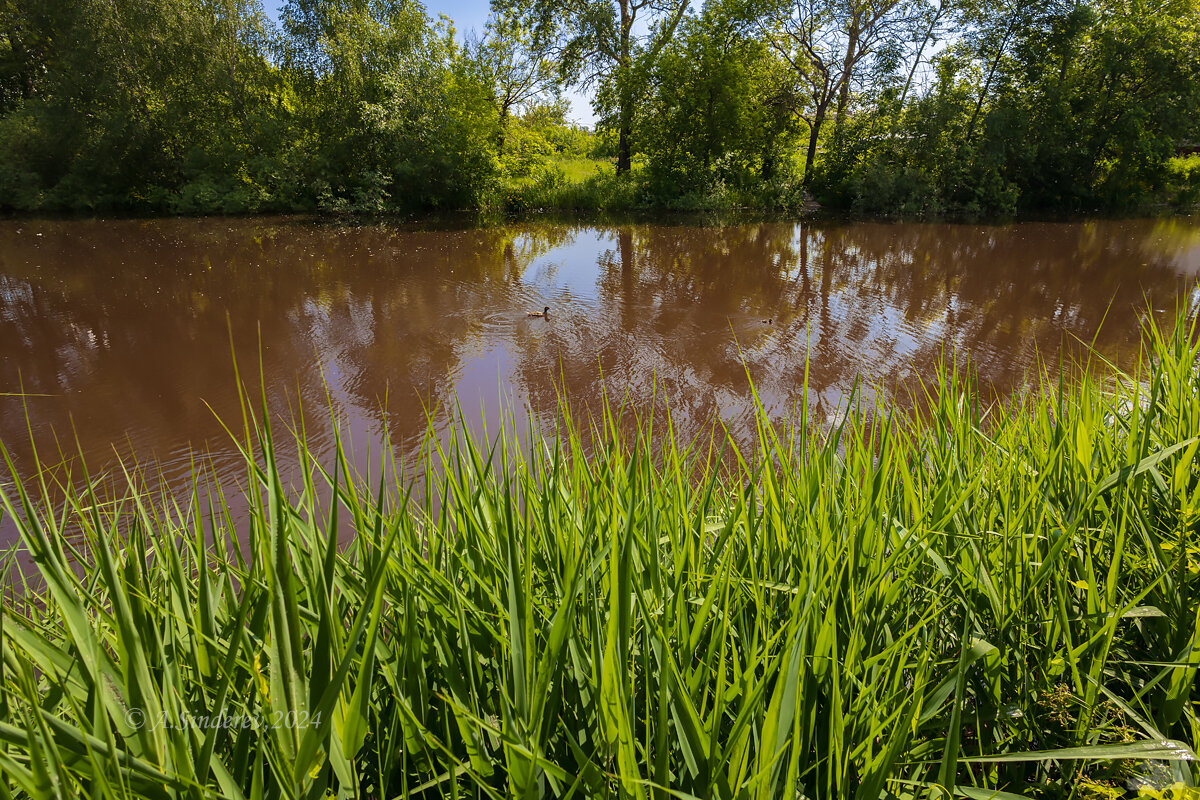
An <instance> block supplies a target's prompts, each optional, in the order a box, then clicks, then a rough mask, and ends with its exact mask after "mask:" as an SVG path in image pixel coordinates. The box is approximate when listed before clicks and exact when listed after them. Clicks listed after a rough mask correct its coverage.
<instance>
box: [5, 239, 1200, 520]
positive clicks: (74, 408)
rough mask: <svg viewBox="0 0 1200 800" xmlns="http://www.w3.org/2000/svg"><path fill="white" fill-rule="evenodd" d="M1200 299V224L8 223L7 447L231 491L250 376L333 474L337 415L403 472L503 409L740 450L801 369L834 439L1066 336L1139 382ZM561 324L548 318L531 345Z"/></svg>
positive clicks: (993, 379) (997, 376)
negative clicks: (623, 419)
mask: <svg viewBox="0 0 1200 800" xmlns="http://www.w3.org/2000/svg"><path fill="white" fill-rule="evenodd" d="M1198 275H1200V218H1184V219H1172V220H1135V221H1093V222H1083V223H1018V224H1012V225H1005V226H971V225H930V224H877V223H829V222H811V223H810V222H804V223H765V224H747V225H736V226H728V227H700V226H686V225H629V226H611V227H610V226H602V225H570V224H549V223H536V222H535V223H528V224H526V223H522V224H513V225H509V226H501V227H489V228H469V227H468V228H463V227H454V226H442V227H438V226H432V227H431V226H429V225H426V226H424V227H417V226H403V225H370V226H352V227H336V226H329V225H314V224H307V223H304V222H302V221H298V220H286V219H283V220H261V219H256V220H159V221H149V222H148V221H129V220H121V221H29V220H20V221H0V441H3V443H4V444H5V445H6V446H7V447H8V448H9V449H10V451H11V452H12V453H13V455H14V456H15V458H16V463H17V467H18V472H20V473H23V474H25V475H28V474H29V470H30V469H31V462H32V457H31V448H32V446H33V445H36V446H37V447H38V449H39V451H40V452H41V454H42V457H43V460H47V461H56V460H58V458H59V455H58V454H59V453H60V451H66V452H70V453H76V452H79V451H80V450H81V451H82V452H83V454H84V455H85V457H86V460H87V462H88V466H89V468H91V469H92V470H94V471H95V470H103V469H105V468H111V467H112V465H114V464H115V463H116V459H117V458H118V457H122V458H128V457H130V456H136V457H137V458H138V459H139V460H140V461H141V462H143V463H148V464H153V466H154V469H155V471H156V472H157V471H159V470H161V472H162V474H163V475H165V476H166V478H167V480H168V481H169V482H171V481H175V482H180V483H182V482H184V481H185V480H186V476H187V475H188V474H189V473H190V470H191V466H190V465H191V463H192V460H193V458H194V456H195V454H196V453H209V454H211V459H212V463H213V464H214V466H215V469H216V471H217V473H218V475H233V474H236V473H237V472H238V471H239V468H240V462H239V461H238V459H237V458H236V457H234V454H233V450H232V448H231V447H230V446H229V440H228V437H227V434H226V433H225V432H224V430H223V429H222V427H221V425H220V424H219V423H218V421H217V418H218V417H221V418H224V419H226V420H230V421H234V422H236V421H237V420H239V419H240V412H239V411H238V399H237V392H236V388H235V382H234V377H233V376H234V370H233V363H234V358H235V357H236V359H237V361H238V363H239V364H240V366H241V368H242V370H243V372H244V373H250V374H254V376H255V381H257V374H256V373H257V367H258V364H259V353H260V352H261V355H262V371H263V376H264V379H265V382H266V391H267V395H268V397H269V402H270V404H271V405H272V407H273V409H274V410H275V411H276V412H278V413H280V414H284V415H289V414H290V410H291V409H294V408H295V407H296V404H297V402H300V403H301V404H303V406H304V407H305V409H306V411H307V412H309V417H310V433H311V435H312V437H313V439H314V442H315V443H316V444H317V447H318V449H321V448H328V447H330V446H331V441H332V437H331V430H330V429H331V426H330V425H329V424H328V423H327V421H326V419H327V415H326V416H322V413H321V409H322V408H323V407H324V406H326V404H327V403H330V402H331V403H332V405H333V407H334V409H335V411H336V413H337V414H338V415H339V416H340V417H341V419H342V420H343V424H344V425H345V426H346V428H347V430H348V431H350V434H351V436H352V437H353V439H354V441H355V442H356V443H362V442H364V441H365V442H366V443H368V444H371V445H373V446H375V445H377V444H378V443H380V442H383V441H385V440H386V441H390V442H392V443H394V444H395V445H396V447H397V449H398V450H399V451H400V452H409V451H411V449H412V448H413V447H414V446H415V445H416V443H417V442H418V441H419V438H420V436H421V435H422V434H423V432H424V430H425V425H426V416H425V409H426V408H428V407H430V406H432V405H436V404H437V403H445V402H446V401H447V400H449V399H451V398H452V397H453V396H454V395H455V394H457V397H458V399H459V401H460V403H461V405H462V408H463V410H464V414H465V415H466V417H467V418H468V419H469V420H473V421H474V424H476V425H478V424H479V423H480V421H481V420H490V422H491V428H492V429H494V428H495V424H496V419H497V417H498V415H500V414H501V413H503V409H504V408H505V407H510V408H513V409H517V412H518V413H517V416H519V417H524V415H525V409H526V408H528V409H529V411H530V412H531V413H532V415H533V417H534V418H535V419H543V420H545V419H549V418H551V417H552V416H553V414H554V410H555V404H556V396H557V395H556V387H559V386H561V387H563V388H565V390H566V393H567V395H568V396H569V397H570V398H571V399H572V401H573V402H578V403H582V404H584V405H591V406H593V407H594V406H595V404H596V403H597V402H598V400H599V398H600V397H601V394H602V391H603V389H604V387H607V388H608V391H609V393H610V394H612V395H615V396H623V397H627V398H628V399H629V400H630V401H631V402H632V403H633V404H634V405H635V406H638V407H642V408H646V407H648V406H649V405H650V404H651V403H652V402H654V399H655V398H657V402H658V403H659V404H660V405H669V406H670V408H671V410H672V413H673V415H674V417H675V419H676V421H677V422H678V423H679V425H680V426H681V427H682V428H684V429H685V430H686V429H689V428H690V429H693V430H694V429H696V428H697V427H699V426H701V425H703V424H705V423H706V422H708V421H711V420H713V419H715V418H723V419H725V420H727V421H728V422H729V423H730V425H731V426H732V428H733V430H734V433H735V435H739V436H747V435H749V431H748V430H747V428H746V422H745V419H744V417H745V411H746V408H747V395H748V392H747V380H746V370H747V368H748V370H749V373H750V374H751V375H752V376H753V377H754V380H755V382H756V384H757V386H758V388H759V390H760V392H761V393H762V394H763V396H764V399H765V401H766V402H767V404H768V405H769V406H770V408H771V409H772V410H773V411H774V412H775V413H779V414H784V413H786V411H787V410H788V409H790V408H794V407H795V403H796V402H797V398H798V393H799V390H800V386H801V383H802V380H803V376H804V370H805V363H806V360H808V362H809V365H810V367H809V370H810V374H809V382H810V386H811V390H812V393H811V405H812V408H813V411H814V412H815V413H818V414H830V413H832V412H833V411H834V410H835V409H836V407H837V405H838V403H839V402H843V401H844V399H845V396H846V393H847V391H848V390H849V389H850V387H851V386H852V385H853V383H854V380H855V377H856V376H858V375H861V376H863V377H864V378H865V379H867V380H868V381H872V382H874V383H876V384H878V383H883V384H885V385H888V386H901V385H904V384H906V383H911V382H913V381H915V380H916V379H919V378H929V377H932V376H933V375H935V374H936V371H937V364H938V362H939V359H940V358H942V357H943V354H946V355H947V356H954V355H957V357H958V358H960V359H962V358H969V359H970V360H971V361H972V362H973V363H974V364H975V365H976V366H977V368H978V370H979V374H980V377H981V378H982V379H983V381H984V382H985V383H986V384H988V385H990V386H993V387H995V388H997V389H998V390H999V391H1001V392H1007V391H1011V390H1012V389H1013V388H1014V387H1016V386H1019V385H1020V384H1021V383H1022V381H1023V379H1024V377H1025V376H1026V374H1027V371H1028V369H1029V367H1030V365H1031V364H1032V363H1033V362H1034V360H1035V358H1036V357H1037V354H1039V353H1040V354H1042V356H1044V357H1047V358H1049V359H1051V360H1053V359H1054V358H1056V357H1057V354H1059V353H1061V352H1062V348H1063V347H1064V343H1069V342H1071V341H1073V337H1080V338H1082V339H1085V340H1091V339H1092V338H1093V337H1095V338H1096V339H1097V341H1098V343H1099V345H1100V347H1101V348H1102V349H1103V350H1104V351H1106V352H1107V353H1109V354H1111V355H1113V356H1115V357H1116V358H1117V359H1118V360H1119V361H1124V362H1128V361H1129V360H1130V359H1132V358H1133V357H1134V355H1135V354H1136V347H1137V342H1138V332H1137V329H1138V325H1139V321H1140V320H1141V319H1142V318H1143V316H1144V315H1145V313H1146V311H1147V308H1151V309H1153V310H1154V312H1153V313H1170V312H1172V311H1173V310H1174V308H1175V305H1176V302H1177V298H1178V297H1180V295H1181V292H1187V293H1190V292H1191V287H1192V285H1193V282H1194V281H1195V279H1196V278H1197V276H1198ZM544 305H549V306H550V307H551V309H552V310H551V313H550V317H549V319H545V320H542V319H528V318H526V312H527V311H529V310H540V309H541V308H542V307H543V306H544ZM767 319H770V320H772V322H771V323H770V324H767V323H766V322H764V320H767ZM1102 321H1103V325H1101V323H1102ZM656 387H657V389H656ZM656 391H657V394H656ZM20 393H24V395H25V396H24V397H19V396H17V395H18V394H20ZM30 432H32V444H31V441H30V438H31V437H30ZM365 449H366V448H363V447H361V446H360V447H359V450H360V451H365ZM376 449H377V447H376ZM6 531H7V533H6ZM5 535H7V536H11V530H10V529H7V528H3V527H0V537H3V536H5Z"/></svg>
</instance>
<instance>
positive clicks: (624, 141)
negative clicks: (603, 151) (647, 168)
mask: <svg viewBox="0 0 1200 800" xmlns="http://www.w3.org/2000/svg"><path fill="white" fill-rule="evenodd" d="M631 128H632V126H631V125H630V124H629V121H628V119H626V118H625V116H624V115H622V117H621V128H620V131H619V132H618V134H617V174H618V175H620V174H621V173H624V172H629V169H630V167H631V166H632V164H633V152H632V149H631V144H630V141H629V140H630V138H631V136H632V135H633V131H632V130H631Z"/></svg>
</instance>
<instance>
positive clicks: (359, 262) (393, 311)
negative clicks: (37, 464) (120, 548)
mask: <svg viewBox="0 0 1200 800" xmlns="http://www.w3.org/2000/svg"><path fill="white" fill-rule="evenodd" d="M572 235H573V232H572V230H571V229H570V228H564V227H561V226H554V227H524V228H520V229H509V228H502V227H501V228H488V229H475V230H455V229H447V230H424V231H421V230H416V231H414V230H410V229H405V228H395V227H385V226H379V227H353V228H336V227H329V226H310V225H299V224H290V223H287V222H272V221H269V220H268V221H228V220H220V221H196V220H167V221H155V222H152V223H142V222H133V221H119V222H112V221H106V222H82V221H71V222H22V223H6V224H4V225H0V341H3V342H4V343H5V344H4V345H3V358H2V359H0V387H3V388H2V389H0V391H16V388H17V387H18V386H19V385H23V386H24V391H26V392H28V393H30V394H47V395H51V397H47V398H41V397H38V398H34V397H31V398H29V399H28V402H27V404H26V405H27V408H28V413H29V417H30V426H31V428H32V429H33V430H34V432H35V434H42V435H46V434H47V433H48V431H49V430H50V429H51V428H53V429H54V430H55V431H56V432H57V433H58V434H59V435H60V436H66V437H67V438H68V441H69V439H70V436H71V421H73V423H74V426H75V429H76V430H77V431H78V435H79V438H80V444H81V445H82V446H83V449H84V451H85V452H90V453H98V454H99V457H100V458H101V459H104V458H105V454H106V453H110V452H111V450H110V443H113V442H116V443H120V442H122V441H123V440H124V439H125V437H126V432H127V431H128V433H129V436H130V437H131V439H132V441H131V443H130V446H131V447H132V449H134V450H136V451H137V452H139V454H141V455H149V454H150V453H152V452H156V453H158V454H159V455H160V456H161V455H165V454H166V453H169V452H172V451H176V450H178V449H179V448H180V447H181V446H184V445H187V444H188V442H189V440H190V441H191V444H192V445H193V446H196V447H200V446H202V444H203V442H204V441H205V440H207V441H209V442H210V443H213V444H217V445H218V446H223V445H225V444H226V439H225V434H224V432H223V431H222V430H221V428H220V426H219V425H218V424H217V423H216V421H215V419H214V413H213V412H214V411H215V412H216V414H217V415H219V416H220V417H221V418H223V419H226V420H236V419H238V418H239V414H240V412H239V410H238V406H237V395H236V392H235V391H234V373H233V358H232V356H231V343H232V354H233V355H236V358H237V361H238V364H239V365H240V367H241V370H242V374H243V378H251V377H253V378H256V376H257V367H258V364H259V342H260V341H261V343H262V351H261V353H262V363H263V373H264V378H265V380H266V383H267V386H268V396H269V397H270V398H271V399H272V402H273V403H274V404H275V408H276V410H284V409H285V408H286V405H287V403H288V400H287V397H288V396H289V395H291V394H292V393H293V392H298V393H299V395H300V396H301V397H302V398H304V399H305V401H306V403H313V402H316V403H317V404H321V403H322V402H323V399H324V390H325V385H324V383H323V372H322V371H323V369H327V370H329V371H331V372H332V373H334V376H333V377H334V379H333V380H331V381H330V385H331V386H333V387H334V388H337V389H339V390H340V395H341V396H340V397H339V398H337V399H339V400H346V401H350V402H361V403H363V404H364V406H365V410H366V411H367V412H368V414H369V413H371V412H372V411H374V409H376V408H378V405H379V402H380V399H381V398H383V397H384V396H385V395H386V393H387V387H388V386H389V384H390V386H391V387H392V396H393V397H397V396H399V397H401V398H404V397H406V396H412V395H414V392H413V391H407V394H406V392H405V391H404V390H409V389H410V384H411V386H417V385H420V384H421V383H422V381H424V382H432V381H435V380H438V379H439V377H437V376H445V375H447V374H453V373H454V372H455V370H457V369H458V368H459V364H458V360H459V359H460V358H461V357H462V349H461V343H462V342H463V341H464V340H466V339H469V338H470V337H471V336H473V335H477V333H476V332H475V330H474V329H475V328H477V324H476V323H475V322H473V321H472V320H471V318H470V314H469V309H470V308H472V307H473V306H475V305H477V304H478V302H479V300H480V298H481V297H484V296H486V295H487V294H489V293H490V292H492V291H494V290H495V287H503V286H505V285H508V284H509V283H510V282H511V281H512V280H513V277H514V276H519V275H520V274H521V272H522V271H523V270H524V269H525V267H526V266H527V265H528V263H529V262H530V261H531V260H532V259H534V258H536V257H537V256H539V255H541V254H543V253H544V252H546V250H548V249H549V248H552V247H554V246H557V245H558V244H561V243H563V242H565V241H567V240H569V239H570V237H571V236H572ZM253 382H255V383H256V382H257V381H256V380H255V381H253ZM397 388H399V389H401V390H402V391H400V392H397V391H396V389H397ZM210 405H211V409H210ZM0 410H2V411H3V414H2V415H0V440H3V441H4V442H5V443H6V444H8V445H10V446H13V447H16V448H17V456H18V458H21V457H22V456H26V457H27V455H28V454H27V453H23V452H22V443H23V442H25V441H27V439H28V437H27V435H26V432H25V419H24V412H23V410H22V408H21V403H20V401H19V400H16V399H14V398H0ZM418 411H419V405H418ZM69 449H73V446H71V447H70V448H69Z"/></svg>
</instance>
